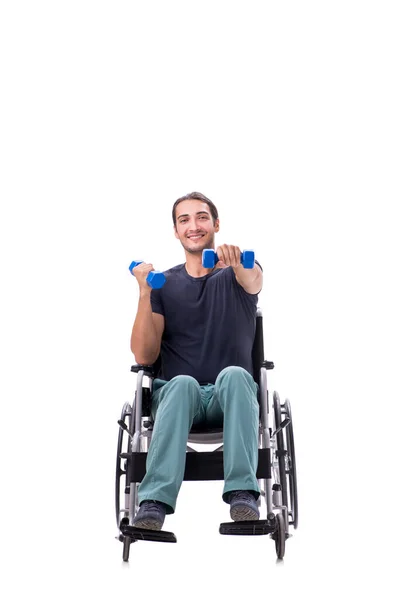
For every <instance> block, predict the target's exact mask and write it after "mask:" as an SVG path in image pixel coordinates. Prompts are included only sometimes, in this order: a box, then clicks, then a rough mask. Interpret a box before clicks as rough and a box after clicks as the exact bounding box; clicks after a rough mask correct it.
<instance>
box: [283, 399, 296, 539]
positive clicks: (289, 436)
mask: <svg viewBox="0 0 400 600" xmlns="http://www.w3.org/2000/svg"><path fill="white" fill-rule="evenodd" d="M284 412H285V413H286V416H287V418H289V419H290V423H289V425H288V426H287V427H286V429H285V431H286V448H287V453H288V467H289V468H288V477H289V491H290V510H289V514H291V516H292V521H289V525H293V527H294V528H295V529H297V525H298V520H299V510H298V499H297V474H296V454H295V450H294V436H293V419H292V411H291V408H290V402H289V400H286V401H285V404H284Z"/></svg>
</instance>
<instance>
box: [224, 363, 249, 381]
mask: <svg viewBox="0 0 400 600" xmlns="http://www.w3.org/2000/svg"><path fill="white" fill-rule="evenodd" d="M227 378H229V379H235V380H240V379H247V380H248V381H250V380H251V381H253V378H252V376H251V375H250V373H249V372H248V371H246V369H244V368H243V367H237V366H231V367H225V369H222V371H221V372H220V373H219V375H218V377H217V379H216V382H215V383H217V382H219V380H221V379H227Z"/></svg>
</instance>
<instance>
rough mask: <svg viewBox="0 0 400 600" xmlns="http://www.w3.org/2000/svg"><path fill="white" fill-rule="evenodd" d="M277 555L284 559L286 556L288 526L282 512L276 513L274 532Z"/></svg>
mask: <svg viewBox="0 0 400 600" xmlns="http://www.w3.org/2000/svg"><path fill="white" fill-rule="evenodd" d="M274 540H275V550H276V556H277V557H278V558H279V559H282V558H283V557H284V556H285V542H286V527H285V519H284V517H283V514H282V513H278V514H277V515H276V530H275V533H274Z"/></svg>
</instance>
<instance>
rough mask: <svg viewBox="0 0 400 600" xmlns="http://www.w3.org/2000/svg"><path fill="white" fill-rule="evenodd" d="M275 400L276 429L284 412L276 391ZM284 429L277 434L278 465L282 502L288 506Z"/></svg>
mask: <svg viewBox="0 0 400 600" xmlns="http://www.w3.org/2000/svg"><path fill="white" fill-rule="evenodd" d="M273 401H274V417H275V431H276V430H277V429H278V427H280V425H281V423H282V412H281V402H280V399H279V394H278V392H274V396H273ZM283 432H284V430H282V431H279V432H278V433H277V434H276V446H277V458H278V466H279V480H280V481H279V483H280V485H281V492H282V504H283V506H286V507H288V494H287V480H286V460H285V456H286V447H285V438H284V433H283Z"/></svg>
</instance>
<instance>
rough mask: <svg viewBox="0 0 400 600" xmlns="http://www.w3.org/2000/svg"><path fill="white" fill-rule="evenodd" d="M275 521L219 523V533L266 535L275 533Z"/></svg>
mask: <svg viewBox="0 0 400 600" xmlns="http://www.w3.org/2000/svg"><path fill="white" fill-rule="evenodd" d="M275 528H276V524H275V521H269V520H268V519H266V520H262V519H260V520H258V521H230V522H228V523H221V525H220V526H219V532H220V533H222V534H223V535H267V534H268V533H273V532H274V531H275Z"/></svg>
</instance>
